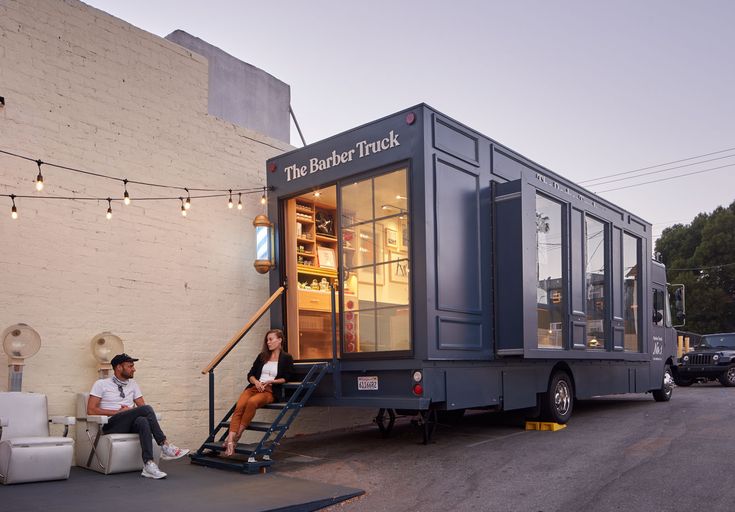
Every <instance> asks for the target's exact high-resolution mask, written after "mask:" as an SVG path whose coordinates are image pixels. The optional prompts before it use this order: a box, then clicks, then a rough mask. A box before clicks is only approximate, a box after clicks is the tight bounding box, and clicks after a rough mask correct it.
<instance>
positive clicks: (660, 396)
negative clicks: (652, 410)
mask: <svg viewBox="0 0 735 512" xmlns="http://www.w3.org/2000/svg"><path fill="white" fill-rule="evenodd" d="M673 393H674V377H673V376H672V375H671V366H669V365H668V364H667V365H666V366H665V367H664V378H663V382H662V383H661V389H656V390H654V391H653V399H654V400H656V401H657V402H668V401H669V400H671V395H672V394H673Z"/></svg>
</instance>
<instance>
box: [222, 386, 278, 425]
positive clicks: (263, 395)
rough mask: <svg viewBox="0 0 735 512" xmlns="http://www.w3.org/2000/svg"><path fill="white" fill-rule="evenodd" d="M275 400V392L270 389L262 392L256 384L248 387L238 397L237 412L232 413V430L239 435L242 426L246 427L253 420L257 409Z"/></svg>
mask: <svg viewBox="0 0 735 512" xmlns="http://www.w3.org/2000/svg"><path fill="white" fill-rule="evenodd" d="M274 400H275V399H274V397H273V393H272V392H270V391H263V392H260V391H258V390H257V389H256V388H255V386H252V387H249V388H247V389H246V390H245V391H243V392H242V393H241V394H240V398H238V399H237V405H236V406H235V412H233V413H232V419H231V420H230V432H232V433H234V434H235V435H238V434H239V433H240V428H241V427H242V428H243V429H244V428H245V427H247V426H248V425H250V422H251V421H253V416H255V410H256V409H258V408H260V407H263V406H264V405H267V404H272V403H273V402H274Z"/></svg>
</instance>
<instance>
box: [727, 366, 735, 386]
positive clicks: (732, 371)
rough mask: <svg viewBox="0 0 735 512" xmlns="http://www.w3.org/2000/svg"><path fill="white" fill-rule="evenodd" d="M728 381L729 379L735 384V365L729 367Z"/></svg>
mask: <svg viewBox="0 0 735 512" xmlns="http://www.w3.org/2000/svg"><path fill="white" fill-rule="evenodd" d="M727 381H728V382H729V383H730V384H735V366H733V367H730V368H729V369H728V370H727Z"/></svg>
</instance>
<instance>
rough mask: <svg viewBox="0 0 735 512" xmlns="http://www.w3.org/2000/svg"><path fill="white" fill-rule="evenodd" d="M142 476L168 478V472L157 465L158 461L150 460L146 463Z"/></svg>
mask: <svg viewBox="0 0 735 512" xmlns="http://www.w3.org/2000/svg"><path fill="white" fill-rule="evenodd" d="M140 476H144V477H146V478H155V479H156V480H158V479H159V478H166V473H164V472H163V471H161V470H160V469H158V466H156V463H155V462H153V461H152V460H149V461H148V462H146V463H145V466H143V472H142V473H141V474H140Z"/></svg>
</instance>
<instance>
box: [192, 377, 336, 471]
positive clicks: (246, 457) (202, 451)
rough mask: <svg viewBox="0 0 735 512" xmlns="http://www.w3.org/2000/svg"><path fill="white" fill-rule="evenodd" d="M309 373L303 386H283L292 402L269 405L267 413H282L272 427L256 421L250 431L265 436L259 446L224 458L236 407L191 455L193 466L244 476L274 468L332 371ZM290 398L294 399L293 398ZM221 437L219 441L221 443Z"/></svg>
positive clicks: (242, 447) (248, 446) (245, 446)
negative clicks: (298, 419) (291, 431)
mask: <svg viewBox="0 0 735 512" xmlns="http://www.w3.org/2000/svg"><path fill="white" fill-rule="evenodd" d="M309 366H310V368H309V371H308V372H307V374H306V376H305V377H304V379H303V380H302V381H301V382H287V383H285V384H283V385H282V387H283V389H284V392H285V394H286V396H288V400H287V401H286V402H277V403H272V404H268V405H266V406H265V407H263V408H264V409H271V410H278V411H280V412H279V413H278V415H277V416H276V418H275V419H274V420H273V422H272V423H268V422H261V421H252V422H250V425H248V427H247V428H246V430H250V431H257V432H263V437H262V438H261V439H260V441H259V442H258V443H253V444H242V443H238V444H237V446H236V447H235V454H236V455H233V456H232V457H223V456H221V452H223V451H224V446H223V443H224V441H225V439H226V438H227V433H228V431H229V427H230V421H229V419H230V416H232V413H233V412H234V410H235V406H234V405H233V406H232V408H231V409H230V410H229V412H228V413H227V414H226V415H225V417H224V418H223V419H222V421H220V422H219V423H218V424H217V425H216V426H215V427H214V428H212V429H211V431H210V433H209V437H208V438H207V440H206V441H205V442H204V443H203V444H202V445H201V446H200V447H199V449H198V450H197V451H196V453H193V454H191V455H190V456H189V457H190V458H191V462H192V463H193V464H199V465H202V466H209V467H215V468H220V469H228V470H232V471H239V472H241V473H258V472H262V471H265V470H266V468H267V467H269V466H270V465H272V464H273V460H271V455H272V453H273V451H274V450H275V449H276V447H277V446H278V445H279V443H280V441H281V438H282V437H283V436H284V435H285V434H286V431H287V430H288V428H289V427H290V426H291V423H293V421H294V419H296V416H298V414H299V412H301V409H302V408H303V407H304V405H305V404H306V402H307V401H308V400H309V397H310V396H311V394H312V393H313V392H314V389H316V387H317V386H318V385H319V382H321V380H322V378H323V377H324V375H325V374H326V373H327V371H328V369H329V364H328V363H316V364H312V365H309ZM289 394H290V396H289ZM218 437H219V439H218Z"/></svg>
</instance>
